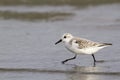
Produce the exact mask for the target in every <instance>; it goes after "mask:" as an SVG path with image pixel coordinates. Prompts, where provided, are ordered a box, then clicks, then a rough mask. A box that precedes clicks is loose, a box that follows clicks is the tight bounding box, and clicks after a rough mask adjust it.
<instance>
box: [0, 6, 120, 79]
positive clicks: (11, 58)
mask: <svg viewBox="0 0 120 80" xmlns="http://www.w3.org/2000/svg"><path fill="white" fill-rule="evenodd" d="M48 7H49V6H48ZM44 8H46V11H47V6H46V7H44ZM58 8H61V6H60V7H58ZM62 8H63V11H62V9H60V10H59V9H57V11H58V12H59V11H60V12H64V11H66V10H67V8H68V12H70V13H73V14H75V15H74V16H70V17H68V18H67V19H65V20H54V21H53V20H50V21H47V22H46V21H34V22H30V21H22V20H16V19H9V20H4V19H1V20H0V36H1V37H0V79H1V80H21V79H24V80H33V79H34V80H88V79H89V80H101V79H102V80H113V79H114V80H119V79H120V77H119V75H120V67H119V66H120V54H119V52H120V51H119V47H120V44H119V41H120V35H119V34H120V4H111V5H101V6H89V7H86V8H82V9H81V8H80V9H79V8H74V7H67V8H66V7H65V9H64V7H62ZM0 10H1V8H0ZM3 10H6V8H5V9H3ZM7 10H8V9H7ZM9 10H12V8H10V9H9ZM51 10H54V8H53V9H52V7H51ZM16 11H17V9H16ZM24 11H25V9H23V12H24ZM26 11H27V10H26ZM28 11H33V10H32V9H31V10H30V9H29V10H28ZM38 11H42V10H38ZM66 32H69V33H72V34H73V35H75V36H79V37H83V38H87V39H91V40H93V41H99V42H109V43H112V44H113V46H111V47H108V48H106V49H103V50H101V51H99V52H97V53H96V54H95V57H96V59H98V60H104V62H103V63H97V64H96V67H92V66H93V60H92V56H91V55H80V56H79V55H78V57H77V59H75V60H73V61H69V62H68V63H67V64H65V65H63V64H61V61H62V60H64V59H66V58H69V57H72V56H74V54H72V53H70V52H69V51H67V50H66V49H65V48H64V47H63V45H62V44H59V45H54V43H55V42H56V41H57V40H58V39H59V38H60V37H61V35H62V34H63V33H66Z"/></svg>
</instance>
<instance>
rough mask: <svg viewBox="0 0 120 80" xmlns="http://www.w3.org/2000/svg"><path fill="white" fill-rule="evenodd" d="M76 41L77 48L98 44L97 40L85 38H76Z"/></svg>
mask: <svg viewBox="0 0 120 80" xmlns="http://www.w3.org/2000/svg"><path fill="white" fill-rule="evenodd" d="M76 42H77V43H78V44H79V47H78V48H80V49H82V48H88V47H92V46H99V45H100V44H99V43H97V42H93V41H90V40H86V39H76Z"/></svg>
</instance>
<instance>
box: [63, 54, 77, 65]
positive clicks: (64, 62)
mask: <svg viewBox="0 0 120 80" xmlns="http://www.w3.org/2000/svg"><path fill="white" fill-rule="evenodd" d="M76 57H77V55H75V56H74V57H72V58H69V59H66V60H64V61H62V64H65V62H67V61H69V60H73V59H75V58H76Z"/></svg>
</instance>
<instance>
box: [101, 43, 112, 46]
mask: <svg viewBox="0 0 120 80" xmlns="http://www.w3.org/2000/svg"><path fill="white" fill-rule="evenodd" d="M103 45H106V46H107V45H108V46H109V45H112V44H111V43H103Z"/></svg>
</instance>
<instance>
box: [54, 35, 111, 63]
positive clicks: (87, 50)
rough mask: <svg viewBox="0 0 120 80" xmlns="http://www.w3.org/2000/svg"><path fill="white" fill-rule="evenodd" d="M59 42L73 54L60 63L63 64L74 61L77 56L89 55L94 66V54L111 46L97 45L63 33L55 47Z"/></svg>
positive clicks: (105, 44) (97, 43)
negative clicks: (73, 54)
mask: <svg viewBox="0 0 120 80" xmlns="http://www.w3.org/2000/svg"><path fill="white" fill-rule="evenodd" d="M60 42H63V43H64V45H65V47H66V48H67V49H68V50H69V51H71V52H73V53H75V56H74V57H72V58H69V59H66V60H64V61H62V63H63V64H64V63H65V62H67V61H69V60H73V59H75V58H76V56H77V55H78V54H91V55H92V57H93V60H94V65H95V62H96V59H95V56H94V53H96V52H97V51H99V50H100V49H102V48H104V47H107V46H109V45H112V44H111V43H99V42H94V41H91V40H87V39H84V38H78V37H74V36H72V34H70V33H65V34H64V35H63V36H62V38H61V39H60V40H59V41H57V42H56V43H55V45H56V44H58V43H60Z"/></svg>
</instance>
